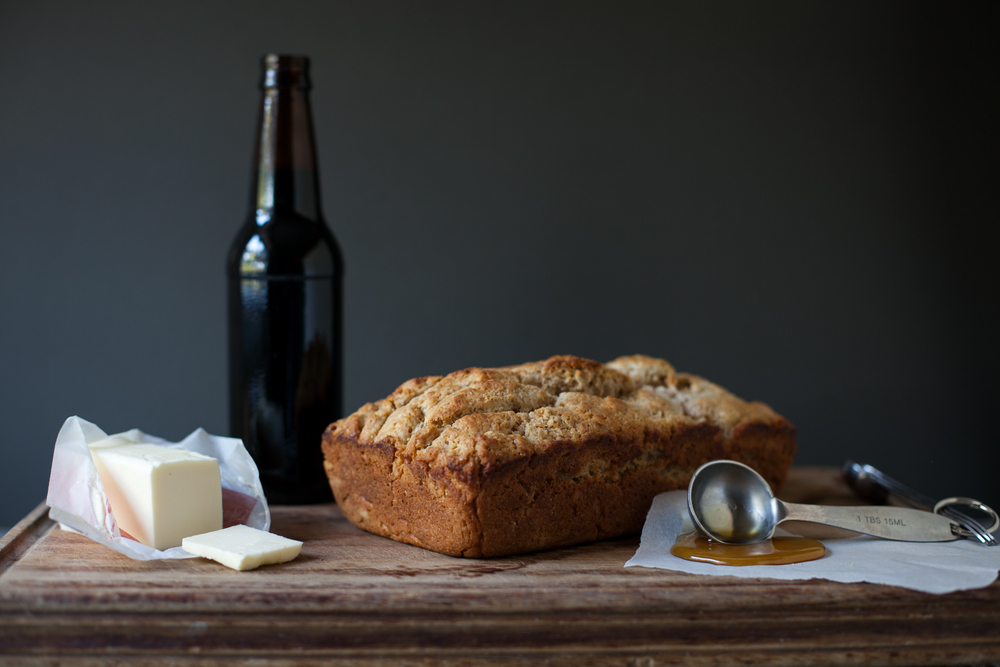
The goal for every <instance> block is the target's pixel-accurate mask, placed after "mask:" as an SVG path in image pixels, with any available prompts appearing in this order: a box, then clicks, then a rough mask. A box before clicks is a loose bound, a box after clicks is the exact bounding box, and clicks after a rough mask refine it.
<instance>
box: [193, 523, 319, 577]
mask: <svg viewBox="0 0 1000 667" xmlns="http://www.w3.org/2000/svg"><path fill="white" fill-rule="evenodd" d="M182 546H183V547H184V550H185V551H187V552H188V553H192V554H194V555H195V556H203V557H205V558H211V559H212V560H214V561H217V562H219V563H222V564H223V565H225V566H226V567H231V568H233V569H234V570H252V569H254V568H255V567H259V566H261V565H272V564H274V563H287V562H288V561H290V560H292V559H294V558H295V557H296V556H298V555H299V552H300V551H302V543H301V542H299V541H297V540H290V539H288V538H287V537H281V536H280V535H275V534H273V533H267V532H264V531H263V530H257V529H256V528H251V527H250V526H230V527H229V528H225V529H223V530H217V531H215V532H212V533H205V534H204V535H194V536H192V537H185V538H184V543H183V545H182Z"/></svg>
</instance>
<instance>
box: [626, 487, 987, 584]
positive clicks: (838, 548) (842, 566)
mask: <svg viewBox="0 0 1000 667" xmlns="http://www.w3.org/2000/svg"><path fill="white" fill-rule="evenodd" d="M691 530H694V524H693V523H692V521H691V517H690V516H689V515H688V510H687V493H686V492H684V491H670V492H667V493H661V494H660V495H658V496H656V498H654V499H653V506H652V507H651V508H650V510H649V514H647V515H646V523H645V525H644V526H643V528H642V539H641V541H640V543H639V549H638V550H637V551H636V552H635V555H634V556H633V557H632V558H631V559H630V560H629V561H628V562H627V563H625V567H634V566H642V567H656V568H661V569H664V570H675V571H677V572H687V573H690V574H702V575H708V576H719V577H745V578H758V577H759V578H764V579H785V580H788V579H828V580H830V581H840V582H847V583H849V582H868V583H872V584H886V585H889V586H901V587H903V588H911V589H913V590H916V591H923V592H925V593H951V592H953V591H961V590H968V589H972V588H983V587H984V586H989V585H990V584H991V583H993V581H994V580H995V579H996V578H997V571H998V570H1000V547H984V546H982V545H981V544H979V543H978V542H974V541H972V540H965V539H962V540H955V541H953V542H897V541H893V540H883V539H879V538H877V537H870V536H867V535H859V536H857V537H845V538H840V539H824V540H821V542H823V545H824V546H825V547H826V549H827V553H826V555H825V556H823V557H822V558H820V559H818V560H813V561H808V562H806V563H794V564H792V565H746V566H740V567H730V566H726V565H712V564H711V563H696V562H693V561H689V560H684V559H682V558H678V557H676V556H673V555H671V553H670V547H672V546H673V544H674V541H675V540H676V539H677V535H679V534H680V533H682V532H689V531H691ZM779 530H780V529H779Z"/></svg>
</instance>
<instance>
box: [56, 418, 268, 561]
mask: <svg viewBox="0 0 1000 667" xmlns="http://www.w3.org/2000/svg"><path fill="white" fill-rule="evenodd" d="M115 435H120V436H122V437H124V438H125V439H127V440H131V441H132V442H136V443H148V444H153V445H162V446H164V447H169V448H171V449H186V450H188V451H190V452H196V453H198V454H204V455H205V456H211V457H212V458H214V459H218V461H219V474H220V476H221V478H222V521H223V527H229V526H231V525H236V524H246V525H248V526H251V527H253V528H259V529H260V530H265V531H266V530H268V529H269V528H270V527H271V512H270V510H269V509H268V507H267V499H266V498H265V497H264V489H263V488H262V487H261V485H260V476H259V475H258V473H257V465H256V464H255V463H254V462H253V459H252V458H251V457H250V454H249V453H248V452H247V450H246V448H245V447H244V446H243V441H242V440H239V439H237V438H224V437H220V436H214V435H209V434H208V433H206V432H205V430H204V429H200V428H199V429H198V430H196V431H195V432H194V433H192V434H191V435H189V436H188V437H186V438H184V439H183V440H182V441H180V442H167V441H166V440H163V439H162V438H157V437H155V436H151V435H147V434H145V433H143V432H142V431H140V430H138V429H132V430H131V431H126V432H125V433H118V434H115ZM107 437H109V436H108V435H107V434H106V433H105V432H104V431H102V430H101V429H99V428H98V427H97V426H95V425H94V424H91V423H90V422H88V421H86V420H83V419H80V418H79V417H70V418H69V419H67V420H66V422H65V423H64V424H63V426H62V428H61V429H60V430H59V435H58V436H57V437H56V445H55V451H54V452H53V454H52V472H51V474H50V475H49V491H48V495H47V496H46V498H45V503H46V504H47V505H48V506H49V508H50V509H49V517H50V518H52V520H53V521H58V522H59V523H60V524H62V525H64V526H68V527H70V528H72V529H73V530H76V531H78V532H80V533H82V534H83V535H86V536H87V537H89V538H90V539H92V540H94V541H95V542H100V543H101V544H104V545H106V546H109V547H111V548H112V549H114V550H115V551H118V552H120V553H123V554H125V555H126V556H128V557H129V558H134V559H136V560H158V559H163V558H193V557H194V556H192V555H191V554H189V553H188V552H186V551H184V549H182V548H181V547H173V548H171V549H166V550H163V551H160V550H157V549H153V548H152V547H148V546H146V545H145V544H141V543H140V542H136V541H135V540H132V539H129V538H128V537H123V536H122V534H121V531H120V530H119V528H118V525H117V523H116V522H115V516H114V513H113V512H112V508H111V505H110V503H109V502H108V496H107V494H106V493H105V492H104V485H103V484H101V478H100V477H99V476H98V474H97V468H96V467H95V466H94V461H93V459H91V458H90V449H89V448H88V445H90V443H92V442H97V441H98V440H103V439H105V438H107Z"/></svg>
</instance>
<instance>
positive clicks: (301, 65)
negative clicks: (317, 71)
mask: <svg viewBox="0 0 1000 667" xmlns="http://www.w3.org/2000/svg"><path fill="white" fill-rule="evenodd" d="M261 67H262V68H263V70H264V72H263V78H262V79H261V83H260V87H261V88H264V89H267V88H286V87H293V86H295V87H298V88H302V89H304V90H309V89H310V88H311V87H312V84H311V83H310V81H309V58H308V57H307V56H290V55H284V54H278V53H269V54H267V55H266V56H264V57H263V58H262V59H261Z"/></svg>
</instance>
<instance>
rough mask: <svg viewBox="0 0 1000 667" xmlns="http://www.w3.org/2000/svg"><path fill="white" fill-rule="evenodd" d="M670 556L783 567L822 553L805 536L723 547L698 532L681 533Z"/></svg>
mask: <svg viewBox="0 0 1000 667" xmlns="http://www.w3.org/2000/svg"><path fill="white" fill-rule="evenodd" d="M670 553H672V554H673V555H675V556H677V557H678V558H683V559H684V560H693V561H696V562H699V563H713V564H715V565H787V564H789V563H804V562H805V561H807V560H816V559H817V558H822V557H823V555H824V554H826V547H824V546H823V543H822V542H817V541H816V540H812V539H809V538H808V537H786V536H781V535H779V536H776V537H772V538H771V539H769V540H764V541H763V542H757V543H755V544H723V543H722V542H717V541H716V540H713V539H712V538H710V537H705V536H704V535H702V534H701V533H698V532H694V533H681V534H680V535H678V536H677V541H676V542H674V546H672V547H671V548H670Z"/></svg>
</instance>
